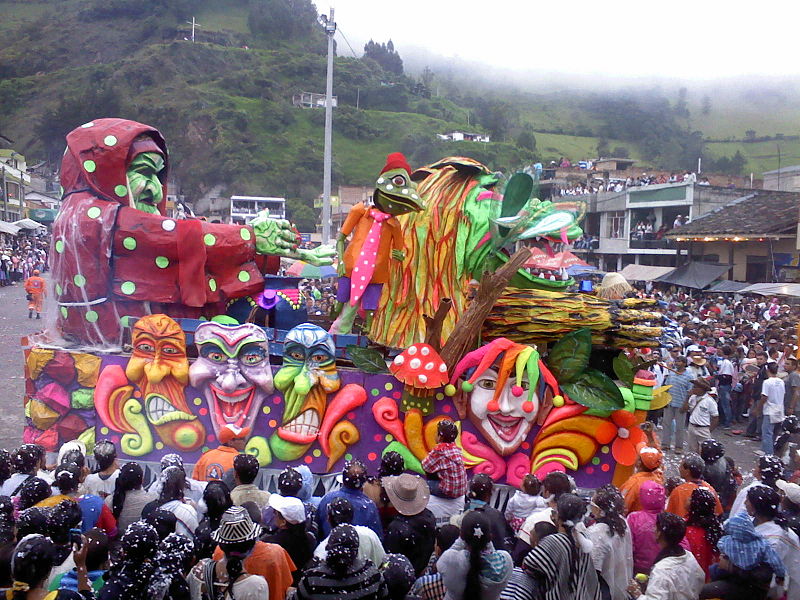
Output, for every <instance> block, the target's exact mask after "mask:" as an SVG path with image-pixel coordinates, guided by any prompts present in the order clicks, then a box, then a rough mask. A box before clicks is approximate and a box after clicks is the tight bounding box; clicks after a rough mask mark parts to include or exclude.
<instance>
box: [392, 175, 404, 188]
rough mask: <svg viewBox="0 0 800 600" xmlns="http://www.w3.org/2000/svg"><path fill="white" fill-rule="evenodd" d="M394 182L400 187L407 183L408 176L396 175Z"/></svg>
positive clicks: (393, 178)
mask: <svg viewBox="0 0 800 600" xmlns="http://www.w3.org/2000/svg"><path fill="white" fill-rule="evenodd" d="M392 183H393V184H395V185H396V186H398V187H402V186H404V185H405V184H406V178H405V177H403V176H402V175H395V176H394V177H392Z"/></svg>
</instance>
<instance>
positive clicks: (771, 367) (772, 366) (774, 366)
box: [767, 350, 778, 375]
mask: <svg viewBox="0 0 800 600" xmlns="http://www.w3.org/2000/svg"><path fill="white" fill-rule="evenodd" d="M775 352H777V350H776V351H775ZM767 371H768V372H769V374H770V375H777V374H778V363H775V362H771V363H767Z"/></svg>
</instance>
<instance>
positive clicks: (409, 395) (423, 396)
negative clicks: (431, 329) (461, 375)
mask: <svg viewBox="0 0 800 600" xmlns="http://www.w3.org/2000/svg"><path fill="white" fill-rule="evenodd" d="M389 370H390V371H391V372H392V374H393V375H394V376H395V377H396V378H397V380H398V381H400V382H401V383H403V384H404V385H405V388H404V389H403V400H402V409H403V410H404V411H409V410H411V409H413V408H418V409H419V410H420V411H422V414H423V415H425V416H427V415H430V414H431V413H432V412H433V400H432V397H433V393H434V390H436V389H437V388H440V387H442V386H443V385H445V384H446V383H447V382H448V380H449V377H448V375H447V365H446V364H445V362H444V360H442V357H441V356H439V353H438V352H436V350H434V349H433V346H431V345H430V344H412V345H411V346H409V347H408V348H406V349H405V350H404V351H403V352H401V353H400V354H398V355H397V356H396V357H395V359H394V361H392V363H391V364H390V365H389Z"/></svg>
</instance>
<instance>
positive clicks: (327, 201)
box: [319, 7, 336, 244]
mask: <svg viewBox="0 0 800 600" xmlns="http://www.w3.org/2000/svg"><path fill="white" fill-rule="evenodd" d="M319 21H320V23H321V24H322V26H323V28H324V29H325V35H326V36H328V73H327V80H326V83H325V150H324V157H323V164H322V171H323V178H322V243H323V244H327V243H328V242H329V241H330V239H331V162H332V160H331V155H332V152H333V148H332V146H333V35H334V34H335V33H336V21H334V19H333V7H331V9H330V17H329V16H327V15H320V16H319Z"/></svg>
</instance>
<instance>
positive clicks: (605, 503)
mask: <svg viewBox="0 0 800 600" xmlns="http://www.w3.org/2000/svg"><path fill="white" fill-rule="evenodd" d="M592 501H593V502H594V503H595V504H596V505H597V506H598V507H599V508H600V510H602V511H603V513H605V514H603V515H602V516H600V517H598V518H597V522H598V523H605V524H606V525H608V534H609V535H610V536H611V537H614V534H615V533H616V534H617V535H618V536H620V537H624V535H625V531H626V530H627V529H628V526H627V525H626V524H625V518H624V517H623V516H622V514H623V513H624V511H625V500H624V499H623V498H622V494H620V493H619V490H618V489H617V488H616V487H615V486H614V485H612V484H610V483H609V484H607V485H604V486H603V487H601V488H599V489H598V490H597V491H596V492H595V494H594V498H592Z"/></svg>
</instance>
